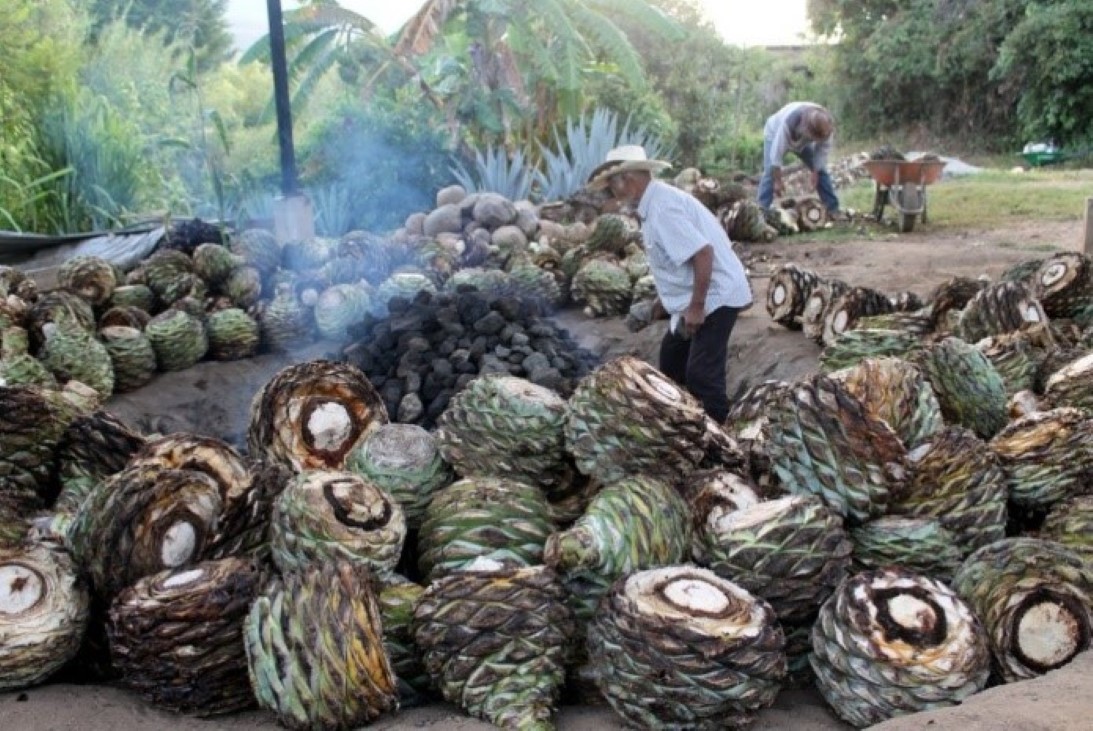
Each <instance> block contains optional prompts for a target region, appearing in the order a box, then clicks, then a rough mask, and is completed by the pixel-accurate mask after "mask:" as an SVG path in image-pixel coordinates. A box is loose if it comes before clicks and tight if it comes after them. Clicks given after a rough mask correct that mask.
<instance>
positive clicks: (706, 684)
mask: <svg viewBox="0 0 1093 731" xmlns="http://www.w3.org/2000/svg"><path fill="white" fill-rule="evenodd" d="M588 649H589V657H590V658H591V660H592V666H593V668H594V675H595V677H596V683H597V685H598V686H599V688H600V690H601V692H602V693H603V695H604V697H605V698H606V699H607V702H608V703H610V704H611V707H612V708H614V709H615V711H616V712H618V713H619V715H621V716H622V717H623V718H624V719H626V721H627V722H628V723H629V724H632V725H633V726H635V727H640V728H673V729H720V728H727V727H739V726H742V725H744V724H745V723H747V722H748V721H749V720H751V718H752V716H753V714H754V713H755V712H756V711H758V710H761V709H763V708H765V707H767V706H769V705H771V704H772V703H773V702H774V698H775V696H776V695H777V694H778V691H779V690H780V689H781V685H782V681H783V679H784V677H785V674H786V655H785V638H784V636H783V634H782V629H781V627H780V626H779V625H778V621H777V619H776V617H775V615H774V610H772V609H771V607H770V605H769V604H767V603H766V602H764V601H763V600H761V599H756V598H755V597H753V596H752V595H751V594H749V593H748V592H746V591H744V590H743V589H742V588H740V587H739V586H737V585H736V584H733V583H732V582H730V581H727V580H725V579H723V578H721V577H719V576H717V575H716V574H714V573H713V572H711V571H708V570H706V569H699V568H695V567H692V566H669V567H665V568H656V569H650V570H647V571H639V572H636V573H633V574H630V575H629V576H627V577H625V578H622V579H620V580H619V581H618V582H616V583H615V585H614V586H613V587H612V589H611V591H610V593H609V594H608V595H607V596H606V597H605V598H604V600H603V603H602V604H601V605H600V609H599V610H598V611H597V613H596V616H595V619H594V620H593V621H592V624H591V625H590V626H589V628H588Z"/></svg>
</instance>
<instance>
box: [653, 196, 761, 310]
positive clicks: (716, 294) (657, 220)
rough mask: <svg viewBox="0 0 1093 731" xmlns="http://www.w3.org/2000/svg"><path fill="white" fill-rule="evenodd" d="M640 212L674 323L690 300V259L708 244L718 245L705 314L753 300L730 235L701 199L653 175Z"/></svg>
mask: <svg viewBox="0 0 1093 731" xmlns="http://www.w3.org/2000/svg"><path fill="white" fill-rule="evenodd" d="M638 215H639V216H640V217H641V236H642V239H643V241H644V243H645V256H646V258H647V259H648V260H649V273H650V274H652V275H653V282H654V283H655V284H656V288H657V296H659V297H660V301H661V304H663V305H664V309H665V311H666V312H667V313H668V314H669V315H672V316H673V318H672V321H673V323H674V322H675V321H676V317H675V316H677V315H679V313H681V312H683V310H685V309H687V306H688V305H689V304H691V291H692V290H693V289H694V281H695V272H694V265H693V264H692V263H691V261H690V259H691V257H693V256H694V255H695V254H697V253H698V252H699V251H700V250H701V249H702V248H703V247H705V246H706V245H707V244H709V245H711V246H712V247H713V273H712V275H711V276H710V288H709V291H708V292H707V293H706V314H707V315H708V314H710V313H711V312H713V311H714V310H716V309H717V308H719V307H726V306H727V307H737V308H740V307H747V306H748V305H750V304H751V303H752V293H751V285H750V284H749V283H748V277H747V273H746V272H745V271H744V265H743V264H741V263H740V259H739V257H737V256H736V252H734V251H733V250H732V242H731V241H730V240H729V236H728V234H726V233H725V229H724V228H722V227H721V224H720V223H719V222H718V220H717V218H715V217H714V215H713V214H712V213H710V211H709V209H708V208H706V206H704V205H702V203H700V202H699V201H698V199H697V198H695V197H694V196H693V195H691V194H690V193H686V192H684V191H682V190H680V189H679V188H676V187H674V186H671V185H668V184H667V183H664V182H661V181H659V180H653V181H652V182H650V183H649V186H648V187H647V188H646V189H645V193H643V194H642V196H641V201H640V202H639V203H638Z"/></svg>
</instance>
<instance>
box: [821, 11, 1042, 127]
mask: <svg viewBox="0 0 1093 731" xmlns="http://www.w3.org/2000/svg"><path fill="white" fill-rule="evenodd" d="M1026 5H1028V3H1027V2H1025V0H906V1H901V2H896V1H895V0H809V3H808V10H809V18H810V20H811V23H812V27H813V30H815V31H816V32H817V33H819V34H821V35H824V36H827V38H828V39H829V40H832V41H835V42H836V43H835V45H834V47H833V53H834V57H835V63H834V69H835V74H836V76H837V78H838V80H839V82H840V85H839V87H838V89H839V91H840V92H841V99H840V100H838V101H837V103H836V106H837V107H838V112H839V116H840V119H841V121H842V122H843V124H842V126H843V127H844V128H847V129H849V130H850V131H851V132H852V133H857V134H860V135H862V136H875V135H877V134H883V133H885V132H889V131H894V130H897V129H907V128H910V127H913V126H918V127H922V128H925V129H928V130H930V131H932V132H933V133H934V134H935V135H936V136H940V137H944V138H947V139H953V138H958V137H963V138H964V139H966V140H969V141H973V142H974V143H976V144H980V145H983V143H984V142H985V141H986V142H987V145H984V146H995V147H1003V146H1008V145H1009V144H1010V143H1011V141H1012V140H1011V138H1012V136H1013V132H1014V126H1013V120H1012V114H1011V110H1012V108H1013V106H1014V105H1015V104H1016V103H1017V100H1018V98H1019V97H1020V94H1021V93H1022V90H1021V89H1020V88H1018V87H1017V86H1016V85H1015V84H1013V83H1010V82H1008V81H1007V80H1006V79H1004V78H1002V77H999V76H992V75H991V69H992V68H993V67H994V66H995V63H996V60H997V58H998V53H999V49H1000V47H1001V46H1002V44H1003V42H1004V41H1005V38H1006V36H1007V35H1008V34H1009V33H1010V32H1011V31H1012V30H1013V28H1014V27H1015V25H1016V24H1017V22H1018V20H1019V18H1020V16H1021V14H1022V13H1023V12H1024V7H1025V6H1026Z"/></svg>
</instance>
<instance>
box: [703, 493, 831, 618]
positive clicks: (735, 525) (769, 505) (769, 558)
mask: <svg viewBox="0 0 1093 731" xmlns="http://www.w3.org/2000/svg"><path fill="white" fill-rule="evenodd" d="M695 525H696V528H697V530H696V535H695V558H696V559H697V560H698V561H699V563H702V564H704V565H706V566H708V567H709V568H711V569H712V570H713V571H714V573H716V574H717V575H718V576H721V577H723V578H725V579H730V580H732V581H734V582H735V583H737V584H739V585H740V586H741V587H742V588H744V589H746V590H748V591H750V592H752V593H753V594H755V595H756V596H759V597H762V598H763V599H765V600H766V601H768V602H770V604H771V606H772V607H773V608H774V611H775V612H777V614H778V618H779V619H780V620H782V621H783V622H800V621H803V620H806V619H808V618H809V617H811V616H813V615H815V613H816V611H817V610H818V609H819V608H820V605H821V604H822V603H823V602H824V600H825V599H827V597H828V596H829V595H830V594H831V592H832V591H834V589H835V587H836V586H838V585H839V583H840V582H841V581H842V580H843V579H844V578H845V577H846V575H847V572H848V570H849V568H850V552H851V548H852V544H851V542H850V539H849V537H848V536H847V534H846V531H845V530H843V525H842V520H841V519H840V518H839V516H837V515H835V514H834V513H833V512H831V511H830V510H828V509H827V508H826V507H825V506H824V504H823V503H822V502H821V501H820V500H819V498H815V497H811V496H807V497H806V496H800V495H794V496H791V497H785V498H780V499H778V500H770V501H766V502H760V503H757V504H755V505H750V506H746V507H743V508H741V509H739V510H717V509H714V510H710V511H708V512H707V513H706V515H705V516H701V515H696V516H695Z"/></svg>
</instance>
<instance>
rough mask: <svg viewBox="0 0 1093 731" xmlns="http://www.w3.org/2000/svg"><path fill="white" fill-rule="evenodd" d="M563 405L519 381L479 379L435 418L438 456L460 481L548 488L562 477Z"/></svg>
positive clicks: (557, 398) (547, 392)
mask: <svg viewBox="0 0 1093 731" xmlns="http://www.w3.org/2000/svg"><path fill="white" fill-rule="evenodd" d="M566 415H567V411H566V404H565V400H564V399H562V398H561V397H560V396H559V395H558V394H557V393H555V392H554V391H551V390H550V389H548V388H545V387H543V386H539V385H536V384H534V383H531V382H530V381H527V380H525V379H523V378H516V377H514V376H502V375H485V376H480V377H478V378H476V379H474V380H472V381H471V382H470V383H468V384H467V386H466V387H465V388H464V389H463V390H462V391H460V392H459V393H457V394H456V395H455V396H454V397H453V398H452V400H451V402H450V403H449V404H448V407H447V409H445V410H444V413H442V414H441V415H440V418H439V419H438V420H437V431H436V436H437V442H438V445H439V447H440V451H441V454H442V455H443V456H444V458H445V459H446V460H447V461H448V462H449V463H450V464H451V465H452V466H453V467H454V468H455V470H456V471H457V472H458V473H459V474H460V475H463V476H464V477H467V476H473V475H484V476H493V477H506V478H510V479H513V480H519V481H522V482H528V483H531V484H535V485H539V486H540V487H542V488H544V489H546V490H548V491H549V490H550V488H552V487H556V486H557V483H558V482H560V481H561V480H562V478H563V477H564V475H565V465H566V458H565V450H564V443H565V437H564V434H563V431H562V429H563V427H564V425H565V420H566Z"/></svg>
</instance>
